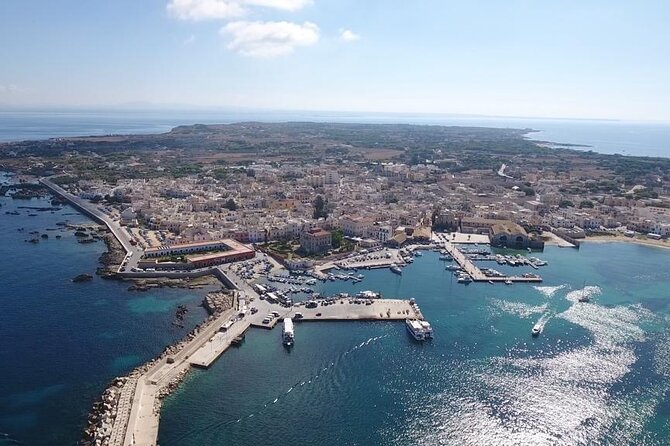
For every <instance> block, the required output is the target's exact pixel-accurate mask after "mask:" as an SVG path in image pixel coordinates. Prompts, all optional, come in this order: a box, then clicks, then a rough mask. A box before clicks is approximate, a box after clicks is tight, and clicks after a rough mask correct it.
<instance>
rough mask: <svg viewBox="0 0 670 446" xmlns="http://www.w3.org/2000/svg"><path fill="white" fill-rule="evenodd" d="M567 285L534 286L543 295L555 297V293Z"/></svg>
mask: <svg viewBox="0 0 670 446" xmlns="http://www.w3.org/2000/svg"><path fill="white" fill-rule="evenodd" d="M565 287H567V284H563V285H558V286H534V287H533V288H535V289H536V290H537V291H539V292H540V293H541V294H542V295H544V297H546V298H552V297H554V294H556V291H558V290H562V289H563V288H565Z"/></svg>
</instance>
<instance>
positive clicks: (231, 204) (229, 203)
mask: <svg viewBox="0 0 670 446" xmlns="http://www.w3.org/2000/svg"><path fill="white" fill-rule="evenodd" d="M224 207H225V208H226V209H228V210H230V211H236V210H237V203H235V200H233V199H232V198H229V199H228V201H226V204H225V205H224Z"/></svg>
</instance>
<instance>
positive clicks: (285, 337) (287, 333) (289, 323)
mask: <svg viewBox="0 0 670 446" xmlns="http://www.w3.org/2000/svg"><path fill="white" fill-rule="evenodd" d="M294 341H295V334H294V332H293V320H291V318H290V317H285V318H284V329H283V330H282V343H283V344H284V345H285V346H287V347H290V346H292V345H293V342H294Z"/></svg>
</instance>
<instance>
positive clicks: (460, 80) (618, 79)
mask: <svg viewBox="0 0 670 446" xmlns="http://www.w3.org/2000/svg"><path fill="white" fill-rule="evenodd" d="M668 23H670V3H668V2H665V1H638V2H630V1H617V0H607V1H604V0H603V1H600V0H581V1H572V0H566V1H549V0H546V1H539V0H537V1H531V0H500V1H486V0H480V1H449V0H442V1H438V0H436V1H431V0H414V1H407V0H359V1H354V0H311V1H310V0H58V1H53V0H2V1H1V2H0V39H1V41H2V45H0V104H4V105H5V106H14V105H16V106H33V107H34V106H72V107H78V106H108V105H117V104H125V103H151V104H158V105H161V104H166V105H173V104H182V105H194V106H208V107H209V106H213V107H248V108H266V109H286V110H289V109H290V110H341V111H377V112H379V111H387V112H401V113H407V112H415V113H458V114H481V115H502V116H523V117H566V118H569V117H573V118H619V119H638V120H664V121H670V82H669V80H670V31H668V29H669V28H668Z"/></svg>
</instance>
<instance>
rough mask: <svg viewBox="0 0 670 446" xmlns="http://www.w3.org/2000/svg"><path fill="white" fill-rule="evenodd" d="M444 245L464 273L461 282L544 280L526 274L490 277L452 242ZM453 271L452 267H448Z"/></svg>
mask: <svg viewBox="0 0 670 446" xmlns="http://www.w3.org/2000/svg"><path fill="white" fill-rule="evenodd" d="M443 243H444V244H443V245H442V246H443V247H444V250H445V251H446V252H447V254H448V255H449V256H451V258H452V259H453V260H454V262H456V263H457V264H458V267H459V268H460V269H461V270H462V271H463V273H462V274H461V275H460V276H459V282H461V283H469V282H489V283H490V282H493V283H508V284H509V283H515V282H521V283H540V282H542V278H541V277H540V276H537V275H535V274H524V275H522V276H505V275H490V274H486V273H485V271H484V270H482V269H480V268H479V267H478V266H477V265H475V263H474V261H473V260H471V259H470V258H468V257H467V256H466V255H465V254H463V252H461V250H460V249H459V248H458V247H457V246H456V245H455V244H453V243H452V242H450V241H444V242H443ZM447 268H448V269H452V268H453V267H451V265H449V266H447Z"/></svg>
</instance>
